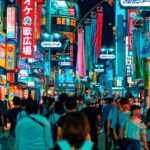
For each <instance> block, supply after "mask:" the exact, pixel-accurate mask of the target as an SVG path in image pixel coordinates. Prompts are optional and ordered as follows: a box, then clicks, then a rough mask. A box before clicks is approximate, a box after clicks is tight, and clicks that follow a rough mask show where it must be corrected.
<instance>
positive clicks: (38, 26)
mask: <svg viewBox="0 0 150 150" xmlns="http://www.w3.org/2000/svg"><path fill="white" fill-rule="evenodd" d="M37 7H38V10H37V22H38V24H37V39H38V40H39V39H40V33H41V6H40V5H38V6H37Z"/></svg>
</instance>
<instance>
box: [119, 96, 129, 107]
mask: <svg viewBox="0 0 150 150" xmlns="http://www.w3.org/2000/svg"><path fill="white" fill-rule="evenodd" d="M126 104H129V100H128V99H127V98H125V97H123V98H121V100H120V105H126Z"/></svg>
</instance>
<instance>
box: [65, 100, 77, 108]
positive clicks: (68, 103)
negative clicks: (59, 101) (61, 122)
mask: <svg viewBox="0 0 150 150" xmlns="http://www.w3.org/2000/svg"><path fill="white" fill-rule="evenodd" d="M65 108H66V109H67V111H75V110H76V108H77V100H76V99H75V98H74V97H68V98H67V100H66V102H65Z"/></svg>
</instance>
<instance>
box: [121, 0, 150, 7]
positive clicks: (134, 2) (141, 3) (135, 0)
mask: <svg viewBox="0 0 150 150" xmlns="http://www.w3.org/2000/svg"><path fill="white" fill-rule="evenodd" d="M120 4H121V5H122V6H123V7H149V6H150V0H120Z"/></svg>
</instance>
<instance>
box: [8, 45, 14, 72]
mask: <svg viewBox="0 0 150 150" xmlns="http://www.w3.org/2000/svg"><path fill="white" fill-rule="evenodd" d="M14 55H15V44H7V45H6V70H14V68H15V66H14V61H15V60H14Z"/></svg>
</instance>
